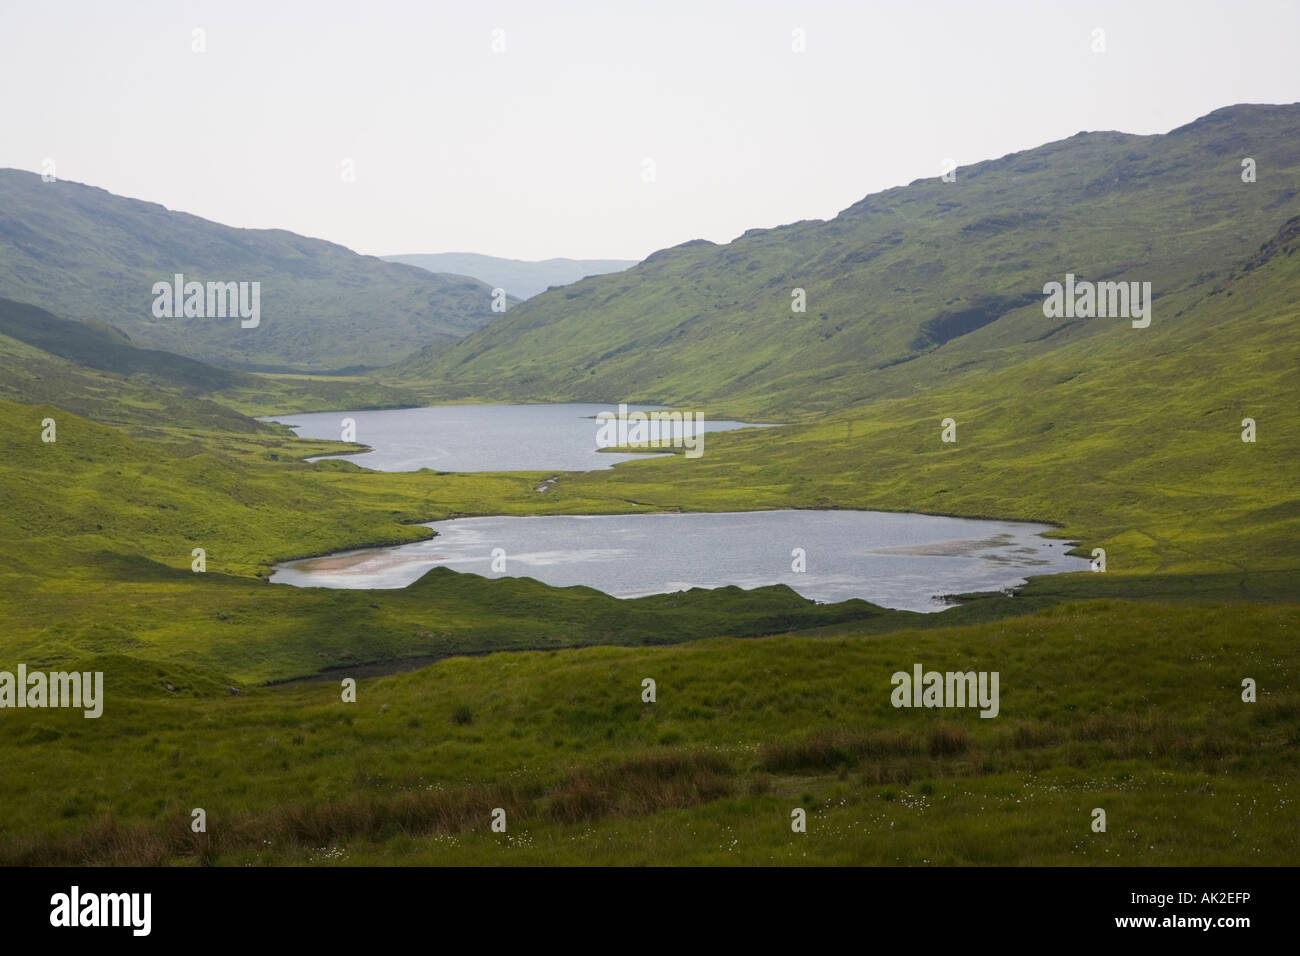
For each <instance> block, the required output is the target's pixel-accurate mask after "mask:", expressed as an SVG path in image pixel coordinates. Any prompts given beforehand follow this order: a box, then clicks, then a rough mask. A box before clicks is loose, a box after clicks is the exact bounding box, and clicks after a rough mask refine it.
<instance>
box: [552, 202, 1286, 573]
mask: <svg viewBox="0 0 1300 956" xmlns="http://www.w3.org/2000/svg"><path fill="white" fill-rule="evenodd" d="M1297 253H1300V218H1297V219H1294V220H1291V221H1290V222H1289V223H1287V224H1286V225H1285V226H1284V227H1283V228H1282V229H1281V230H1279V232H1278V233H1277V235H1275V236H1274V237H1273V238H1272V239H1271V240H1270V241H1269V242H1267V243H1265V244H1264V245H1263V248H1262V249H1261V250H1260V251H1259V252H1257V253H1256V255H1254V256H1252V257H1250V258H1248V259H1246V260H1244V261H1242V262H1240V263H1239V264H1238V266H1237V268H1236V269H1227V268H1225V269H1223V270H1222V271H1223V278H1222V280H1221V283H1220V284H1219V285H1218V286H1217V287H1214V288H1210V289H1208V290H1207V291H1206V292H1205V293H1204V294H1202V293H1201V292H1200V291H1199V290H1192V291H1188V292H1186V293H1182V294H1171V295H1170V296H1168V297H1167V298H1165V299H1164V300H1163V304H1162V308H1163V319H1162V320H1160V321H1153V322H1152V325H1151V327H1150V328H1149V329H1141V330H1139V329H1132V328H1129V327H1126V325H1115V324H1113V323H1112V324H1110V326H1109V328H1106V329H1105V331H1104V332H1098V333H1097V334H1096V335H1094V336H1093V337H1092V338H1091V340H1090V342H1089V348H1088V350H1087V353H1086V354H1081V352H1080V349H1079V348H1072V349H1071V348H1062V349H1059V350H1057V351H1055V352H1052V353H1049V354H1047V355H1041V356H1034V355H1033V353H1032V345H1024V346H1020V347H1016V348H1008V349H1006V350H1005V351H1006V352H1007V360H1008V361H1010V362H1011V363H1012V364H1011V367H1009V368H1006V369H1003V370H999V371H992V370H984V369H972V370H968V371H966V372H965V373H963V374H960V375H954V376H953V377H952V378H951V380H950V381H948V382H946V383H940V382H936V383H934V384H933V385H932V386H931V387H930V388H928V389H924V390H920V389H918V391H917V394H914V395H910V396H907V397H900V398H892V399H882V400H879V401H876V402H873V403H870V404H866V405H863V406H860V407H856V408H851V409H846V410H844V411H842V412H839V413H837V414H833V415H828V416H825V417H822V418H820V419H818V420H817V421H815V422H813V423H810V424H807V425H793V426H788V427H786V428H780V429H764V430H762V431H761V432H751V433H747V434H741V433H737V434H721V435H716V436H714V435H710V436H709V437H708V443H707V444H706V448H705V453H704V455H703V456H702V457H700V458H698V459H695V460H688V459H685V458H684V457H681V456H679V455H674V456H656V458H655V459H654V460H651V461H646V462H636V463H631V464H625V465H619V466H617V467H616V468H614V469H613V470H612V471H605V472H593V473H590V474H586V475H581V476H574V477H573V478H572V479H565V480H564V481H563V482H562V484H563V483H566V482H567V483H568V485H569V490H570V491H572V492H574V493H580V494H584V495H593V496H610V497H616V498H622V499H624V500H628V501H637V502H640V503H643V504H652V505H660V506H673V507H686V508H694V509H700V510H725V509H728V508H734V507H748V508H763V507H786V506H791V505H794V506H797V507H808V508H812V507H816V508H825V507H869V508H884V509H887V510H915V511H923V512H931V513H940V514H957V515H967V516H996V517H1001V518H1023V519H1027V520H1035V521H1047V522H1054V523H1059V524H1062V525H1064V526H1065V527H1064V530H1063V532H1062V534H1064V535H1066V536H1068V537H1075V538H1078V539H1080V540H1081V542H1082V549H1081V550H1082V552H1083V553H1085V554H1086V553H1089V552H1090V551H1091V550H1092V548H1094V547H1101V548H1104V549H1106V551H1107V555H1108V565H1107V566H1108V573H1119V574H1129V573H1134V572H1142V573H1153V572H1171V571H1178V572H1195V571H1216V572H1230V571H1246V570H1249V571H1259V570H1269V569H1278V568H1300V490H1298V487H1300V486H1298V485H1297V477H1298V476H1297V462H1298V461H1300V457H1298V450H1300V411H1298V410H1297V407H1296V394H1297V386H1298V385H1300V379H1298V378H1297V369H1300V335H1297V328H1300V305H1298V304H1297V301H1296V297H1295V290H1296V289H1297V288H1300V254H1297ZM1040 318H1041V317H1040ZM1097 321H1098V322H1101V321H1103V320H1097ZM946 418H952V419H954V420H955V421H956V423H957V441H956V442H955V443H944V442H942V441H941V440H940V433H941V426H940V423H941V421H942V420H943V419H946ZM1245 418H1252V419H1254V420H1255V422H1256V427H1257V433H1256V439H1257V440H1256V441H1255V442H1254V443H1246V442H1243V441H1242V431H1243V428H1242V420H1243V419H1245ZM557 487H558V486H557Z"/></svg>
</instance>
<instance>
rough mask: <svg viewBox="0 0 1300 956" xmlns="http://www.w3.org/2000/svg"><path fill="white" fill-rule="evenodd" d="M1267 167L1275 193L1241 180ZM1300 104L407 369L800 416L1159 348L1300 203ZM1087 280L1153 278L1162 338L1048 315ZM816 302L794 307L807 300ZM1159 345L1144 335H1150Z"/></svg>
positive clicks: (644, 293) (681, 252)
mask: <svg viewBox="0 0 1300 956" xmlns="http://www.w3.org/2000/svg"><path fill="white" fill-rule="evenodd" d="M1245 157H1249V158H1252V159H1254V160H1255V162H1256V164H1257V170H1258V173H1257V176H1258V181H1257V182H1254V183H1245V182H1243V181H1242V176H1241V173H1242V167H1241V162H1242V159H1243V158H1245ZM1298 188H1300V104H1297V105H1289V106H1235V107H1230V108H1226V109H1222V110H1218V111H1216V112H1214V113H1212V114H1210V115H1208V116H1206V117H1203V118H1202V119H1199V120H1197V121H1196V122H1194V123H1191V124H1188V125H1187V126H1184V127H1181V128H1179V129H1176V130H1174V131H1172V132H1170V133H1168V134H1165V135H1158V136H1134V135H1128V134H1124V133H1114V132H1104V133H1080V134H1078V135H1077V136H1073V137H1071V138H1069V139H1067V140H1063V141H1061V142H1056V143H1051V144H1048V145H1046V146H1042V147H1039V148H1037V149H1032V150H1027V151H1025V152H1021V153H1015V154H1012V155H1009V156H1005V157H1003V158H1001V159H997V160H990V161H988V162H982V163H977V164H975V165H972V166H968V167H962V168H961V169H959V170H958V171H957V174H956V180H955V181H953V182H943V181H941V180H940V179H928V180H919V181H917V182H915V183H912V184H911V185H909V186H906V187H900V188H897V189H890V190H887V191H885V192H882V193H878V194H875V195H872V196H868V197H867V198H865V199H863V200H862V201H860V202H858V203H855V204H854V205H853V206H850V207H849V208H848V209H846V210H844V211H843V212H842V213H840V215H838V216H837V217H835V218H834V219H832V220H830V221H826V222H823V221H807V222H799V223H794V224H792V225H788V226H782V227H780V228H777V229H755V230H751V231H749V232H747V233H745V234H744V235H743V236H741V237H740V238H738V239H736V240H735V241H733V242H731V243H728V244H726V245H716V244H714V243H711V242H705V241H702V240H700V241H695V242H689V243H686V244H684V245H681V246H677V247H674V248H672V249H667V250H664V251H661V252H658V253H655V254H654V255H652V256H650V257H649V258H648V259H646V260H645V261H644V262H642V263H640V264H639V265H637V266H636V267H634V268H632V269H630V270H628V271H626V272H621V273H618V274H615V275H607V276H599V277H595V278H590V279H585V280H583V281H581V282H579V283H576V284H575V285H573V286H569V287H566V288H563V289H559V290H555V291H551V292H547V293H545V294H543V295H540V296H538V297H536V298H534V299H530V300H528V301H527V302H526V303H523V304H522V305H520V306H519V307H517V308H515V309H512V310H511V311H510V312H509V313H508V314H506V315H505V316H503V317H502V318H500V319H498V320H497V321H495V322H493V323H491V324H490V325H488V326H487V327H485V328H483V329H481V330H479V331H478V332H476V333H475V334H473V335H471V336H469V337H467V338H465V339H463V340H462V341H460V342H458V343H457V344H456V345H455V346H453V347H451V348H446V349H438V350H436V351H433V350H427V351H426V352H424V353H423V354H420V355H417V356H414V357H412V358H411V359H409V360H408V361H406V362H404V363H402V364H401V365H399V366H398V367H397V368H396V369H394V370H393V371H392V374H393V376H394V377H395V378H396V379H397V380H400V381H403V382H405V383H408V384H413V385H416V386H418V387H420V388H422V389H424V391H425V393H426V394H427V395H428V396H430V397H433V398H458V397H463V396H476V397H489V398H504V397H509V398H512V399H516V400H525V399H572V400H592V401H611V400H619V399H628V400H643V401H661V402H667V403H678V404H680V403H693V404H697V405H699V404H703V405H707V406H708V407H709V408H711V409H714V410H717V411H724V410H725V411H726V412H728V413H729V414H734V415H750V416H756V415H765V416H767V418H768V419H769V420H778V421H789V420H791V419H792V418H799V417H806V416H808V415H810V414H816V413H823V412H832V411H837V410H841V409H844V408H847V407H850V406H853V405H857V404H861V403H863V402H866V401H869V400H871V399H875V398H880V397H901V396H906V395H910V394H915V393H916V392H917V391H918V390H921V389H926V388H931V387H935V386H937V385H940V384H943V383H946V382H949V381H951V380H952V378H953V377H954V376H956V375H959V374H964V375H970V374H973V373H976V372H982V371H986V370H993V369H998V368H1006V367H1010V366H1012V365H1018V364H1023V363H1027V362H1029V361H1030V360H1032V359H1033V358H1034V357H1036V356H1039V355H1044V354H1047V353H1052V352H1061V353H1062V354H1064V353H1065V351H1066V350H1070V351H1069V354H1071V355H1072V356H1074V360H1075V361H1078V362H1080V363H1083V362H1087V361H1089V357H1090V356H1091V355H1093V354H1095V352H1096V350H1098V349H1104V348H1105V347H1106V346H1105V344H1104V343H1106V342H1108V341H1110V340H1112V339H1113V338H1114V337H1115V336H1118V335H1125V336H1128V337H1127V339H1126V340H1127V341H1128V342H1129V344H1131V345H1133V347H1135V348H1141V347H1147V346H1150V345H1151V344H1152V343H1154V342H1157V341H1159V339H1160V336H1161V335H1162V334H1164V332H1165V331H1167V330H1168V328H1169V326H1170V325H1171V324H1172V323H1176V322H1177V321H1178V320H1177V318H1176V317H1175V315H1174V312H1175V311H1176V310H1174V309H1171V308H1170V307H1169V304H1168V303H1169V302H1170V297H1171V296H1174V295H1176V294H1177V293H1179V292H1181V291H1185V290H1188V289H1191V288H1193V287H1203V288H1205V289H1206V291H1208V289H1209V288H1211V287H1213V284H1214V283H1215V282H1217V281H1219V280H1220V279H1222V278H1223V277H1224V276H1226V275H1227V273H1228V272H1229V271H1230V270H1231V269H1232V268H1234V267H1235V266H1236V265H1237V264H1239V263H1240V262H1241V261H1242V260H1244V259H1245V258H1246V257H1248V256H1249V255H1250V254H1251V253H1253V252H1254V251H1255V250H1256V249H1257V248H1258V247H1259V246H1260V245H1261V243H1264V242H1266V241H1267V240H1269V239H1270V238H1271V237H1273V236H1274V235H1275V234H1276V233H1277V231H1278V229H1279V228H1280V227H1281V226H1282V224H1283V223H1285V222H1286V221H1287V220H1288V219H1289V218H1291V217H1292V216H1295V215H1296V214H1297V213H1300V194H1298V192H1297V190H1298ZM1067 273H1072V274H1074V275H1076V276H1078V277H1080V278H1083V279H1088V280H1092V281H1103V280H1116V281H1141V282H1150V283H1151V284H1152V292H1153V295H1154V297H1155V304H1154V318H1153V321H1152V326H1151V328H1149V329H1147V330H1144V332H1137V331H1136V330H1134V334H1132V335H1131V336H1129V335H1128V332H1129V331H1130V330H1128V328H1127V323H1122V322H1117V321H1114V320H1093V321H1085V320H1070V319H1057V320H1053V319H1048V318H1045V317H1044V314H1043V309H1042V302H1043V294H1042V290H1043V286H1044V284H1045V283H1047V282H1051V281H1062V280H1063V279H1064V277H1065V275H1066V274H1067ZM795 289H802V290H804V292H805V294H806V312H803V313H795V312H792V310H791V305H792V292H793V290H795ZM1144 333H1145V334H1144Z"/></svg>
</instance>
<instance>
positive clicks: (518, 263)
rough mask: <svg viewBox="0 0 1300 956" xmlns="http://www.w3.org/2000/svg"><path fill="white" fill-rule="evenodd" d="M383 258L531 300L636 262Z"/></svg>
mask: <svg viewBox="0 0 1300 956" xmlns="http://www.w3.org/2000/svg"><path fill="white" fill-rule="evenodd" d="M383 259H384V261H385V262H401V263H404V264H406V265H411V266H417V267H419V268H421V269H428V270H429V271H430V272H444V273H451V274H453V275H463V276H472V277H473V278H475V279H479V280H481V281H483V282H486V283H487V284H488V285H490V286H492V287H494V288H501V289H505V290H506V292H507V293H509V294H510V295H512V296H516V297H518V298H520V299H531V298H532V297H533V296H535V295H538V294H540V293H542V292H545V291H546V290H547V289H549V288H551V287H552V286H561V285H569V284H570V283H572V282H577V281H578V280H579V279H585V278H586V277H587V276H596V275H607V274H608V273H611V272H622V271H623V270H624V269H630V268H631V267H632V266H634V265H636V264H637V260H636V259H562V258H561V259H541V260H537V261H529V260H526V259H500V258H498V257H496V256H484V255H479V254H478V253H476V252H437V253H431V254H427V255H422V254H412V255H401V256H384V257H383Z"/></svg>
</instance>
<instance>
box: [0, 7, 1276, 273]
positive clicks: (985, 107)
mask: <svg viewBox="0 0 1300 956" xmlns="http://www.w3.org/2000/svg"><path fill="white" fill-rule="evenodd" d="M1298 7H1300V5H1298V4H1297V2H1295V0H1234V2H1227V0H1224V2H1219V3H1211V2H1197V0H1172V2H1146V0H1122V2H1117V3H1074V2H1050V0H1040V2H1004V0H987V2H951V3H922V2H906V0H904V2H896V3H895V2H891V3H868V2H844V3H831V2H799V3H794V2H791V3H782V2H763V0H749V2H736V3H725V2H711V0H691V2H684V3H678V2H671V0H643V2H635V3H634V2H631V0H606V2H599V3H596V2H593V3H541V2H536V0H534V2H490V0H488V2H483V0H473V2H458V3H452V2H437V0H433V2H429V0H426V2H415V0H410V2H383V0H367V2H363V3H338V2H329V0H316V2H282V3H277V2H274V0H256V2H247V3H246V2H238V0H220V2H211V3H209V2H197V0H188V2H187V0H179V2H148V0H120V2H112V3H107V2H90V0H86V2H48V0H42V2H34V3H33V2H18V0H0V86H3V89H4V93H3V94H2V95H0V166H13V167H17V168H20V169H29V170H33V171H40V169H41V164H42V162H43V161H44V160H45V159H46V158H52V159H53V160H54V161H55V163H56V171H57V175H58V177H59V178H60V179H71V180H76V181H79V182H85V183H89V184H91V185H95V186H101V187H103V188H105V189H108V190H110V191H111V192H115V193H119V194H122V195H126V196H132V197H136V198H140V199H147V200H151V201H154V202H159V203H162V204H164V205H165V206H167V207H169V208H172V209H179V210H184V211H186V212H191V213H195V214H196V215H200V216H204V217H206V218H209V219H215V220H217V221H219V222H223V223H229V224H231V225H236V226H247V227H263V228H283V229H289V230H292V231H294V232H298V233H303V234H306V235H309V236H317V237H321V238H324V239H330V240H333V241H335V242H340V243H342V244H344V245H346V246H349V247H351V248H353V249H355V250H357V251H358V252H364V253H370V254H375V255H383V254H390V253H412V252H448V251H469V252H482V253H487V254H489V255H499V256H510V257H517V258H528V259H538V258H547V257H551V256H570V257H575V258H605V257H611V258H642V257H644V256H646V255H648V254H649V253H650V252H652V251H654V250H655V249H660V248H663V247H665V246H669V245H675V244H677V243H679V242H684V241H686V240H688V239H695V238H705V239H712V240H714V241H717V242H725V241H727V240H730V239H732V238H734V237H736V236H737V235H739V234H740V233H742V232H744V231H745V230H746V229H749V228H753V227H759V226H774V225H778V224H781V223H786V222H793V221H795V220H799V219H810V218H829V217H831V216H833V215H835V214H836V213H837V212H839V211H840V210H841V209H843V208H844V207H846V206H848V205H850V204H851V203H853V202H855V201H857V200H858V199H860V198H862V197H863V196H864V195H866V194H868V193H871V192H876V191H878V190H880V189H884V188H888V187H890V186H896V185H901V184H904V183H907V182H910V181H911V180H913V179H918V178H921V177H926V176H935V175H938V173H939V167H940V162H941V161H942V160H943V159H944V158H945V157H953V158H954V159H955V160H956V161H957V162H958V163H968V162H975V161H978V160H981V159H988V158H993V157H997V156H1003V155H1005V154H1007V153H1009V152H1014V151H1016V150H1020V149H1025V148H1029V147H1032V146H1037V145H1039V144H1041V143H1044V142H1048V141H1051V140H1055V139H1061V138H1063V137H1066V136H1070V135H1073V134H1074V133H1076V132H1078V131H1079V130H1085V129H1086V130H1098V129H1119V130H1124V131H1126V132H1133V133H1154V132H1166V131H1168V130H1170V129H1172V128H1174V127H1176V126H1180V125H1182V124H1184V123H1187V122H1190V121H1191V120H1193V119H1195V118H1196V117H1198V116H1201V115H1203V114H1205V113H1208V112H1209V111H1211V110H1213V109H1217V108H1218V107H1221V106H1227V105H1230V104H1233V103H1242V102H1253V103H1291V102H1296V101H1297V100H1300V65H1297V59H1296V57H1297V38H1300V13H1298ZM1097 28H1100V29H1102V30H1104V31H1105V46H1106V49H1105V52H1104V53H1094V52H1093V51H1092V44H1093V31H1094V29H1097ZM195 29H201V30H203V31H205V36H204V39H205V41H206V52H203V53H198V52H194V49H193V47H194V45H195V39H194V32H193V31H194V30H195ZM796 29H802V30H803V31H805V34H804V35H805V36H806V52H803V53H796V52H794V51H793V50H792V46H793V43H794V34H793V31H794V30H796ZM494 30H502V31H504V45H505V49H504V52H494V50H493V41H494V33H493V31H494ZM498 36H500V35H498ZM349 159H350V160H351V161H352V162H353V164H354V166H353V169H354V172H355V181H354V182H346V181H344V175H343V173H344V161H345V160H349ZM646 160H651V161H652V162H653V164H654V166H653V173H654V181H653V182H647V181H645V179H646V169H647V167H646ZM0 216H3V196H0Z"/></svg>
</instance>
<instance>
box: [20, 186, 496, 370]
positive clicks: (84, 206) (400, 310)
mask: <svg viewBox="0 0 1300 956" xmlns="http://www.w3.org/2000/svg"><path fill="white" fill-rule="evenodd" d="M175 273H181V274H183V275H184V276H185V278H186V281H198V282H208V281H220V282H226V281H232V282H253V281H258V282H261V284H262V285H261V290H262V291H261V324H260V325H259V326H258V327H257V328H255V329H243V328H240V325H239V321H238V320H237V319H234V320H232V319H208V318H203V319H199V318H189V319H185V318H155V317H154V315H153V313H152V305H153V301H154V296H153V294H152V291H151V290H152V288H153V284H154V283H155V282H159V281H163V282H170V281H171V277H172V276H173V275H174V274H175ZM0 296H4V297H8V298H10V299H16V300H18V301H21V302H32V303H38V304H39V305H41V306H42V307H43V308H45V309H48V310H49V311H51V312H54V313H56V314H58V315H61V316H66V317H69V318H74V319H97V320H102V321H104V322H107V323H110V324H111V325H114V326H116V327H117V328H119V329H121V330H122V331H124V332H126V333H127V334H128V335H129V336H130V337H131V341H132V342H134V343H135V344H136V345H139V346H143V347H146V348H151V349H166V350H168V351H171V352H176V353H179V354H182V355H187V356H190V357H192V358H197V359H201V360H203V361H205V362H210V363H217V364H221V365H227V366H232V367H237V368H245V369H256V368H266V369H275V370H282V369H296V370H331V369H342V368H350V367H352V366H375V365H384V364H389V363H392V362H395V361H397V360H398V359H400V358H402V357H403V356H405V355H407V354H408V353H410V352H411V351H412V350H414V349H418V348H420V347H422V346H432V345H437V344H445V343H447V342H450V341H453V340H454V339H457V338H459V337H461V336H463V335H465V334H466V333H468V332H470V331H472V330H474V329H476V328H478V327H479V326H481V325H483V324H484V323H485V322H487V321H488V320H489V319H490V318H492V317H493V313H492V311H491V304H492V301H491V290H490V288H489V287H487V286H485V285H484V284H483V283H481V282H478V281H477V280H474V279H469V278H467V277H465V276H446V275H434V274H432V273H429V272H428V271H426V270H423V269H417V268H414V267H412V266H404V265H399V264H396V263H390V262H384V261H383V260H381V259H377V258H375V257H373V256H359V255H357V254H356V253H354V252H351V251H350V250H348V249H345V248H344V247H342V246H338V245H335V244H333V243H329V242H324V241H322V240H319V239H308V238H306V237H304V236H298V235H294V234H293V233H291V232H285V231H283V230H267V229H235V228H232V227H230V226H223V225H221V224H219V223H214V222H209V221H207V220H205V219H200V218H198V217H197V216H191V215H187V214H186V213H181V212H174V211H171V210H169V209H166V208H164V207H162V206H160V205H157V204H156V203H148V202H140V201H138V200H135V199H127V198H124V197H121V196H114V195H112V194H111V193H108V192H105V191H104V190H102V189H95V188H93V187H90V186H84V185H81V184H79V183H72V182H51V183H46V182H43V181H42V180H41V177H40V176H38V175H36V174H35V173H27V172H22V171H20V170H15V169H0Z"/></svg>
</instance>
